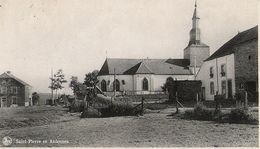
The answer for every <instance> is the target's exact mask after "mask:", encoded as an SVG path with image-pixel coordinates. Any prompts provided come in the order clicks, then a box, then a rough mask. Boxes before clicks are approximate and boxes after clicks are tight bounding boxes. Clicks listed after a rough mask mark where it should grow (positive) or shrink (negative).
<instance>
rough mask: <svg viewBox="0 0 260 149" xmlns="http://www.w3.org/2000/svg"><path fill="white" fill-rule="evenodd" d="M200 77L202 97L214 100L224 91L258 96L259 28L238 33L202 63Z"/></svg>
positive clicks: (223, 93)
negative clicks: (242, 92) (244, 91)
mask: <svg viewBox="0 0 260 149" xmlns="http://www.w3.org/2000/svg"><path fill="white" fill-rule="evenodd" d="M196 80H201V81H202V96H203V98H204V99H206V100H214V95H216V94H219V95H220V94H221V95H224V96H225V97H226V98H234V95H235V93H236V92H238V91H239V90H246V91H247V92H248V93H249V96H251V98H256V97H257V95H258V29H257V26H256V27H254V28H251V29H249V30H246V31H244V32H241V33H238V34H237V35H236V36H235V37H233V38H232V39H231V40H229V41H228V42H227V43H225V44H224V45H223V46H222V47H220V48H219V49H218V50H217V51H216V52H215V53H213V54H212V55H211V56H210V57H209V58H208V59H206V60H205V61H204V63H203V64H202V66H201V68H200V70H199V72H198V74H197V77H196Z"/></svg>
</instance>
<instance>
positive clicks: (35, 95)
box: [32, 92, 40, 105]
mask: <svg viewBox="0 0 260 149" xmlns="http://www.w3.org/2000/svg"><path fill="white" fill-rule="evenodd" d="M39 100H40V96H39V94H38V93H37V92H33V93H32V102H33V105H39Z"/></svg>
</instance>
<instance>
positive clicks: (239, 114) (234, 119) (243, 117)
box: [228, 108, 258, 124]
mask: <svg viewBox="0 0 260 149" xmlns="http://www.w3.org/2000/svg"><path fill="white" fill-rule="evenodd" d="M228 121H229V123H239V124H257V123H258V120H257V119H255V118H253V116H252V114H250V113H249V112H248V110H246V109H242V108H236V109H233V110H231V112H230V114H229V115H228Z"/></svg>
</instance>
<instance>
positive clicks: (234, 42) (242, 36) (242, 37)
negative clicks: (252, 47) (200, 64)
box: [205, 26, 258, 61]
mask: <svg viewBox="0 0 260 149" xmlns="http://www.w3.org/2000/svg"><path fill="white" fill-rule="evenodd" d="M254 39H258V26H255V27H253V28H251V29H248V30H246V31H243V32H241V33H238V34H237V35H236V36H235V37H233V38H232V39H230V40H229V41H228V42H227V43H225V44H224V45H223V46H222V47H220V48H219V49H218V50H217V51H216V52H215V53H213V54H212V55H211V56H210V57H209V58H208V59H206V60H205V61H209V60H212V59H215V58H219V57H222V56H225V55H229V54H232V53H234V52H235V47H236V46H238V45H241V44H243V43H245V42H248V41H251V40H254Z"/></svg>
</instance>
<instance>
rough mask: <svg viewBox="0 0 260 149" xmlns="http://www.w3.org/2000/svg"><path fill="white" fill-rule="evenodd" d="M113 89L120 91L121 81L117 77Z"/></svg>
mask: <svg viewBox="0 0 260 149" xmlns="http://www.w3.org/2000/svg"><path fill="white" fill-rule="evenodd" d="M113 91H120V82H119V81H118V80H117V79H116V80H115V81H114V82H113Z"/></svg>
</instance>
